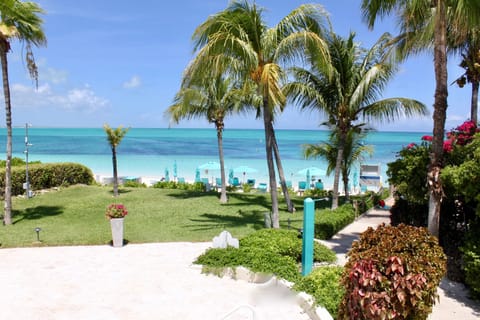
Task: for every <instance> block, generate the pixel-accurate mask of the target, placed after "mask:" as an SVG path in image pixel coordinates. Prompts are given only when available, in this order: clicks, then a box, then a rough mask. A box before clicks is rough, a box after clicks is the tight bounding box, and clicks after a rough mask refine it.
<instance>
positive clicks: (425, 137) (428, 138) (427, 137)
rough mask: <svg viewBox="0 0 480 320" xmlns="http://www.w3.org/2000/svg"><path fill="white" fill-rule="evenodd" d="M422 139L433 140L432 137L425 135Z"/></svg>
mask: <svg viewBox="0 0 480 320" xmlns="http://www.w3.org/2000/svg"><path fill="white" fill-rule="evenodd" d="M422 140H423V141H433V137H432V136H428V135H426V136H423V137H422Z"/></svg>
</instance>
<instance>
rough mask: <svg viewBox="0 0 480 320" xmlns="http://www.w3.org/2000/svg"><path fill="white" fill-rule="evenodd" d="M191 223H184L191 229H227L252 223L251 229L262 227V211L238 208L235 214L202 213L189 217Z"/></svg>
mask: <svg viewBox="0 0 480 320" xmlns="http://www.w3.org/2000/svg"><path fill="white" fill-rule="evenodd" d="M190 221H192V222H193V224H190V225H186V226H185V227H186V228H191V229H192V230H193V231H202V230H211V229H228V228H234V227H241V226H245V225H247V224H252V225H253V229H255V230H259V229H263V228H264V212H263V211H260V210H253V211H242V210H238V211H237V212H236V213H235V214H232V215H228V214H215V213H203V214H201V215H200V216H199V218H197V219H190Z"/></svg>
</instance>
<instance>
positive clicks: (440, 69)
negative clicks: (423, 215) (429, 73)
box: [427, 0, 448, 237]
mask: <svg viewBox="0 0 480 320" xmlns="http://www.w3.org/2000/svg"><path fill="white" fill-rule="evenodd" d="M436 6H437V12H438V14H437V15H436V19H437V20H436V21H435V35H434V57H433V61H434V67H435V83H436V85H435V101H434V105H433V107H434V112H433V142H432V155H431V158H430V166H429V169H428V177H427V179H428V186H429V189H430V199H429V208H428V231H429V232H430V233H431V234H432V235H434V236H436V237H438V236H439V229H440V207H441V202H442V197H443V192H442V182H441V181H440V170H441V168H442V159H443V138H444V135H445V120H446V113H447V96H448V87H447V85H448V83H447V49H446V48H447V46H446V35H447V28H446V3H445V0H437V3H436Z"/></svg>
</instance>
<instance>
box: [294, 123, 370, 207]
mask: <svg viewBox="0 0 480 320" xmlns="http://www.w3.org/2000/svg"><path fill="white" fill-rule="evenodd" d="M366 135H367V131H366V130H365V131H364V130H362V128H358V127H354V128H352V129H351V130H349V132H348V134H347V141H346V143H345V147H344V151H343V161H342V168H341V172H342V180H343V190H344V192H345V199H346V200H348V199H349V189H348V185H349V177H350V172H351V168H352V167H353V166H355V165H356V164H359V163H362V162H363V161H364V159H365V156H367V155H369V156H371V155H372V154H373V147H372V146H370V145H365V144H363V140H364V139H365V137H366ZM338 145H339V144H338V135H337V132H336V131H335V130H334V129H333V130H332V131H331V133H330V138H329V141H327V142H323V143H320V144H306V145H304V146H303V155H304V156H305V158H307V159H318V158H323V159H325V160H326V161H327V170H326V171H327V175H330V174H331V173H332V172H335V166H336V163H337V154H338Z"/></svg>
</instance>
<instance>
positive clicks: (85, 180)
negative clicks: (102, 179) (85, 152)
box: [0, 163, 95, 197]
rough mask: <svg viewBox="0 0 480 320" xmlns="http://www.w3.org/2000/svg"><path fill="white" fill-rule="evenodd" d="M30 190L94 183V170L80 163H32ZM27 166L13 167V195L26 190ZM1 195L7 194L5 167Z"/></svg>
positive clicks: (0, 175)
mask: <svg viewBox="0 0 480 320" xmlns="http://www.w3.org/2000/svg"><path fill="white" fill-rule="evenodd" d="M28 177H29V179H28V180H29V181H30V190H33V191H34V190H41V189H48V188H53V187H60V186H70V185H74V184H93V183H94V182H95V180H94V178H93V173H92V171H91V170H90V169H89V168H87V167H85V166H84V165H81V164H78V163H44V164H31V165H29V167H28ZM24 183H25V168H24V167H12V195H14V196H15V195H20V194H23V193H24V192H25V190H24V189H23V184H24ZM0 195H1V196H2V197H3V196H4V195H5V169H4V168H1V169H0Z"/></svg>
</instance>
